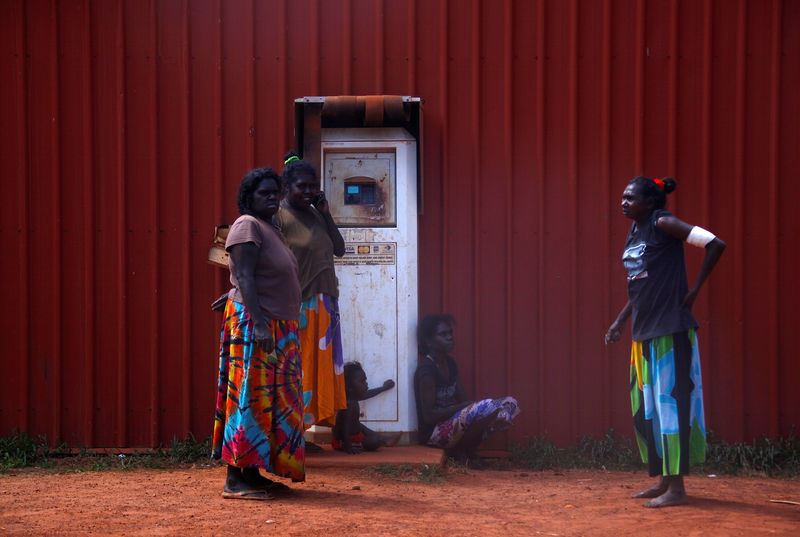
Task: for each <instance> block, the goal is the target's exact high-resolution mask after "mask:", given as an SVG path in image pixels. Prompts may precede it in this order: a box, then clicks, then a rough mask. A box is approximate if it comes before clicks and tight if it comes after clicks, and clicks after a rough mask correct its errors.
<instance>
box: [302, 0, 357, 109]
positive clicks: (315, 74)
mask: <svg viewBox="0 0 800 537" xmlns="http://www.w3.org/2000/svg"><path fill="white" fill-rule="evenodd" d="M346 13H347V17H346V18H347V19H349V18H350V2H349V0H348V3H347V11H346ZM309 19H310V20H311V29H310V32H309V41H310V43H309V45H310V48H311V58H310V61H311V65H312V66H313V67H312V68H311V92H312V95H319V91H320V90H319V69H320V64H319V56H320V54H319V33H320V25H319V0H311V13H310V14H309ZM348 34H349V32H348Z"/></svg>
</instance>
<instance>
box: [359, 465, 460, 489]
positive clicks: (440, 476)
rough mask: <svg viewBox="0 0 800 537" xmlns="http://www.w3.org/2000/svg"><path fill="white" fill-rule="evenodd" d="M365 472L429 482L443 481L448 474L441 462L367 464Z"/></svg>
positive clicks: (401, 479) (397, 478)
mask: <svg viewBox="0 0 800 537" xmlns="http://www.w3.org/2000/svg"><path fill="white" fill-rule="evenodd" d="M363 472H364V473H365V474H367V475H370V476H381V477H388V478H390V479H396V480H398V481H405V482H409V481H420V482H422V483H427V484H437V483H441V482H442V481H444V480H445V479H446V478H447V474H446V472H445V471H444V469H443V468H442V467H441V466H440V465H439V464H420V465H417V466H412V465H410V464H375V465H373V466H367V467H366V468H364V470H363Z"/></svg>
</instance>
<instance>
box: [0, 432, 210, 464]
mask: <svg viewBox="0 0 800 537" xmlns="http://www.w3.org/2000/svg"><path fill="white" fill-rule="evenodd" d="M210 454H211V441H210V439H208V438H206V439H205V440H202V441H198V440H197V439H196V438H195V437H194V436H192V435H189V436H188V437H187V438H185V439H184V440H178V439H177V438H173V440H172V444H171V445H170V447H168V448H166V449H165V448H163V447H159V448H157V449H154V450H145V451H141V452H138V451H137V452H134V453H132V454H121V453H118V452H116V453H115V452H109V453H92V452H90V450H89V449H87V448H86V447H79V448H77V449H74V450H71V449H69V447H68V446H67V445H66V444H62V445H60V446H58V447H56V448H50V447H48V444H47V440H46V438H45V437H36V438H34V437H32V436H30V435H29V434H27V433H17V432H14V433H12V434H10V435H8V436H5V437H0V473H4V472H6V471H7V470H8V469H11V468H23V467H28V466H34V465H35V466H36V467H39V468H49V469H53V470H54V471H56V472H100V471H106V470H130V469H134V468H170V467H174V466H180V465H187V464H193V463H196V462H198V461H202V462H205V463H208V464H217V462H216V461H212V460H211V459H210Z"/></svg>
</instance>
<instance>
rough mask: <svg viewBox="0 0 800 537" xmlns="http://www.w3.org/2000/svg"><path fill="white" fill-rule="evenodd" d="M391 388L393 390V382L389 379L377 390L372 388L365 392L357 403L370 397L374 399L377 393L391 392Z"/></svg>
mask: <svg viewBox="0 0 800 537" xmlns="http://www.w3.org/2000/svg"><path fill="white" fill-rule="evenodd" d="M392 388H394V381H393V380H392V379H389V380H387V381H386V382H384V383H383V386H380V387H379V388H372V389H369V390H367V392H366V393H365V394H364V395H362V396H361V397H359V398H358V400H359V401H363V400H365V399H369V398H370V397H375V396H376V395H378V394H379V393H383V392H385V391H386V390H391V389H392Z"/></svg>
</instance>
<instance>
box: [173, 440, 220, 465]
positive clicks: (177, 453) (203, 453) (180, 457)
mask: <svg viewBox="0 0 800 537" xmlns="http://www.w3.org/2000/svg"><path fill="white" fill-rule="evenodd" d="M166 455H167V456H168V457H169V458H170V459H172V460H174V461H176V462H195V461H199V460H203V459H208V458H209V457H210V456H211V439H210V438H206V439H205V440H203V441H200V442H198V441H197V439H196V438H195V437H194V436H193V435H192V434H191V433H190V434H189V436H188V437H186V438H185V439H184V440H178V439H177V438H176V437H173V438H172V446H171V447H170V449H169V451H167V453H166Z"/></svg>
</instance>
